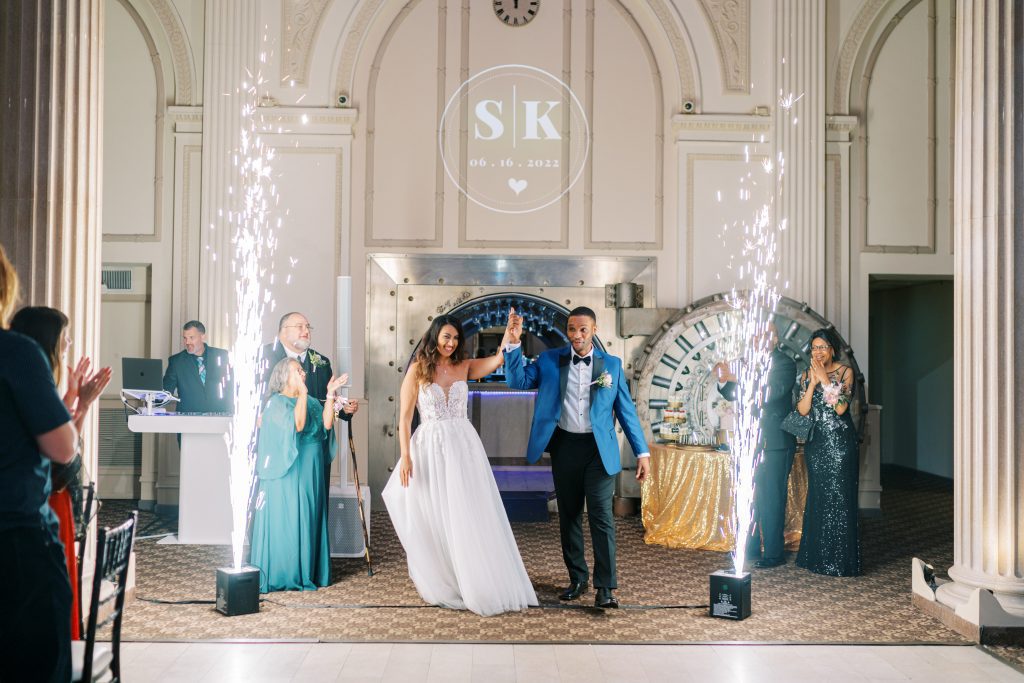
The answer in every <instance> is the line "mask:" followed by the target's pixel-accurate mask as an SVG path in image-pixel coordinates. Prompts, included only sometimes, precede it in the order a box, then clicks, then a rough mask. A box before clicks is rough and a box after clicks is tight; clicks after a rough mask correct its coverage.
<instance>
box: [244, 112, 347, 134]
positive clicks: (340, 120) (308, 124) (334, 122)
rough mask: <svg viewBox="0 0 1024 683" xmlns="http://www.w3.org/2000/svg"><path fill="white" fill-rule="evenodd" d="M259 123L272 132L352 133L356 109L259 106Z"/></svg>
mask: <svg viewBox="0 0 1024 683" xmlns="http://www.w3.org/2000/svg"><path fill="white" fill-rule="evenodd" d="M257 115H258V116H259V123H260V124H261V125H266V126H268V127H270V128H271V129H272V130H273V132H274V133H275V134H288V133H291V134H297V135H352V133H353V127H354V126H355V123H356V121H357V120H358V119H359V110H358V109H338V108H336V107H332V108H320V107H260V108H259V109H258V110H257Z"/></svg>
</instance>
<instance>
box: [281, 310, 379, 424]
mask: <svg viewBox="0 0 1024 683" xmlns="http://www.w3.org/2000/svg"><path fill="white" fill-rule="evenodd" d="M312 333H313V327H312V325H310V324H309V320H308V319H307V318H306V316H304V315H303V314H302V313H298V312H296V311H292V312H291V313H285V314H284V315H283V316H281V320H280V322H279V323H278V325H277V339H276V340H274V341H273V342H271V343H270V344H267V345H266V346H264V347H263V378H262V379H263V386H264V387H266V386H267V383H268V380H269V379H270V373H271V371H272V370H273V369H274V366H275V365H277V364H278V363H279V362H281V361H282V360H284V359H285V358H293V359H295V360H297V361H298V362H299V365H301V366H302V369H303V370H304V371H305V373H306V389H307V390H308V391H309V395H310V396H312V397H313V398H315V399H316V400H318V401H320V402H321V403H324V402H325V401H326V400H327V383H328V382H330V381H331V377H332V376H333V371H332V369H331V360H330V359H329V358H328V357H327V356H325V355H323V354H321V353H318V352H317V351H316V350H315V349H312V348H310V346H309V343H310V339H311V336H312ZM264 390H265V389H264ZM357 410H359V404H358V402H356V401H355V400H354V399H348V400H347V401H346V402H345V406H344V407H343V408H342V410H341V414H340V417H341V419H343V420H346V421H348V420H351V419H352V415H353V414H354V413H355V412H356V411H357Z"/></svg>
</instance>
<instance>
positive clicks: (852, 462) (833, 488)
mask: <svg viewBox="0 0 1024 683" xmlns="http://www.w3.org/2000/svg"><path fill="white" fill-rule="evenodd" d="M832 379H833V381H836V378H832ZM801 389H802V390H803V391H804V392H806V391H807V380H802V382H801ZM811 416H812V417H813V418H814V431H813V433H812V435H811V440H810V441H808V442H807V444H805V446H804V458H805V460H806V462H807V507H806V509H805V510H804V527H803V535H802V536H801V540H800V552H799V553H798V554H797V558H796V563H797V565H799V566H801V567H804V568H805V569H809V570H810V571H812V572H815V573H818V574H828V575H830V576H857V575H858V574H860V536H859V524H858V519H857V515H858V508H859V505H858V495H857V487H858V484H859V480H860V457H859V455H860V448H859V445H858V438H857V429H856V428H855V427H854V425H853V419H852V418H851V417H850V411H849V410H847V411H846V412H845V413H843V414H842V415H837V414H836V411H835V410H834V409H833V408H832V407H831V406H829V405H828V404H826V403H825V397H824V392H823V391H822V388H821V385H820V384H819V385H818V386H816V387H815V388H814V396H813V397H812V399H811Z"/></svg>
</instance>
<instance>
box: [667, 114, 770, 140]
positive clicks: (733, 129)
mask: <svg viewBox="0 0 1024 683" xmlns="http://www.w3.org/2000/svg"><path fill="white" fill-rule="evenodd" d="M672 132H673V133H674V134H675V136H676V139H677V140H679V139H681V138H692V137H693V136H690V135H686V133H691V132H692V133H701V135H699V136H697V137H698V139H701V140H706V139H712V138H711V137H709V136H708V135H706V133H726V134H735V133H744V134H748V135H749V134H761V135H764V136H765V138H764V140H757V141H758V142H764V141H765V140H767V139H768V138H769V137H770V136H771V132H772V119H771V117H770V116H753V115H749V114H676V115H675V116H673V117H672ZM748 139H749V138H748Z"/></svg>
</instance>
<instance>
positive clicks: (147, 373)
mask: <svg viewBox="0 0 1024 683" xmlns="http://www.w3.org/2000/svg"><path fill="white" fill-rule="evenodd" d="M121 378H122V381H121V387H122V388H123V389H128V390H130V391H163V389H164V370H163V361H161V360H160V359H159V358H122V359H121Z"/></svg>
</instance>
